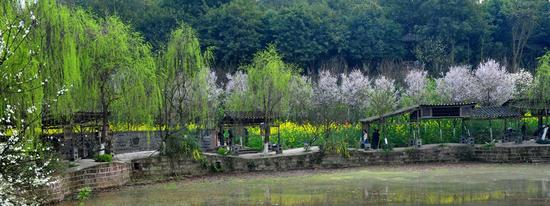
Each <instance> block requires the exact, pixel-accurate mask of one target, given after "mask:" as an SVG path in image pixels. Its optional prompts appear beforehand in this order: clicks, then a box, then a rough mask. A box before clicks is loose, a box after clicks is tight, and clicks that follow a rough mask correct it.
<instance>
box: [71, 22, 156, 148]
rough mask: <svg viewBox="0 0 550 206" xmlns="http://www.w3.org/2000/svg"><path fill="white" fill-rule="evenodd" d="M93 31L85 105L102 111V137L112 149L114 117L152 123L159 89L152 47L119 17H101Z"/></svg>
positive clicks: (85, 107)
mask: <svg viewBox="0 0 550 206" xmlns="http://www.w3.org/2000/svg"><path fill="white" fill-rule="evenodd" d="M98 25H99V26H98V27H97V30H93V31H90V32H93V33H91V35H90V36H89V37H88V38H90V39H91V41H92V42H91V47H92V50H91V51H90V58H91V59H92V62H93V63H92V64H91V66H90V67H89V68H86V70H84V71H83V75H82V79H83V89H85V90H86V91H87V93H85V94H83V95H86V98H85V99H88V100H89V101H86V102H82V104H81V105H82V107H81V108H84V110H87V111H100V112H101V114H102V120H101V122H102V127H101V138H102V139H103V140H106V142H107V148H106V149H107V152H111V149H112V141H111V138H109V135H108V133H107V132H108V126H109V122H110V120H112V121H114V122H125V123H133V124H152V121H153V118H154V116H155V108H156V105H157V104H158V99H159V91H158V87H157V86H156V75H155V62H154V59H153V57H152V56H151V50H150V46H149V45H148V44H146V43H145V42H144V41H143V39H142V38H141V36H139V34H137V33H135V32H133V31H132V30H131V29H130V27H129V26H127V25H125V24H124V23H122V22H121V21H120V20H119V19H118V18H116V17H108V18H106V19H102V20H100V22H99V24H98Z"/></svg>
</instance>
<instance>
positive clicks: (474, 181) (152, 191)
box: [63, 165, 550, 206]
mask: <svg viewBox="0 0 550 206" xmlns="http://www.w3.org/2000/svg"><path fill="white" fill-rule="evenodd" d="M448 167H451V168H448ZM548 169H550V165H549V166H546V165H544V166H535V165H521V166H518V165H475V166H446V167H442V168H438V167H436V168H430V169H429V170H426V169H424V168H423V167H419V168H412V169H411V168H399V167H398V168H373V169H368V168H367V169H354V170H342V171H336V172H330V173H317V174H308V173H305V174H304V172H301V173H297V174H295V173H289V174H283V176H267V177H264V176H261V177H252V178H245V177H239V178H223V179H214V180H207V181H194V182H178V183H165V184H158V185H149V186H144V187H134V188H127V189H123V190H121V191H117V192H111V193H102V194H99V195H98V196H96V197H94V198H93V199H92V200H90V201H88V202H86V205H495V206H496V205H498V206H500V205H526V206H531V205H550V190H549V189H550V185H549V184H548V179H549V178H550V174H549V173H547V172H545V171H549V170H548ZM511 171H513V172H511ZM63 204H64V205H71V204H74V202H64V203H63Z"/></svg>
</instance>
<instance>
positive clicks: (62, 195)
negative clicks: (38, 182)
mask: <svg viewBox="0 0 550 206" xmlns="http://www.w3.org/2000/svg"><path fill="white" fill-rule="evenodd" d="M129 181H130V167H129V164H127V163H122V162H111V163H101V164H98V165H95V166H91V167H88V168H83V169H79V170H69V171H67V172H65V173H64V174H62V175H60V176H56V177H55V179H54V182H53V183H52V184H51V185H50V187H49V189H47V190H46V191H45V193H46V194H47V196H48V200H49V201H48V202H57V201H62V200H64V199H67V197H70V196H71V195H74V194H75V193H77V192H78V190H79V189H81V188H84V187H90V188H92V190H99V189H105V188H112V187H120V186H123V185H125V184H126V183H128V182H129Z"/></svg>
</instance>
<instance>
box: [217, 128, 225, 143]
mask: <svg viewBox="0 0 550 206" xmlns="http://www.w3.org/2000/svg"><path fill="white" fill-rule="evenodd" d="M218 140H219V141H220V146H224V145H225V139H224V138H223V129H221V128H220V130H219V131H218Z"/></svg>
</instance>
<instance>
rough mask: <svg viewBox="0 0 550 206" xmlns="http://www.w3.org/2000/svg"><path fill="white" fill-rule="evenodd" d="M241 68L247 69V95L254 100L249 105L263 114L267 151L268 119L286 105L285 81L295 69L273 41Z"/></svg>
mask: <svg viewBox="0 0 550 206" xmlns="http://www.w3.org/2000/svg"><path fill="white" fill-rule="evenodd" d="M244 68H245V70H246V71H247V73H248V86H249V87H248V92H249V94H248V96H249V98H251V99H252V100H255V101H254V102H253V105H252V108H250V109H252V111H259V112H261V114H262V115H263V117H264V121H265V122H264V123H265V125H266V127H265V133H264V134H265V137H264V146H265V148H264V151H267V146H268V145H267V144H268V143H269V133H270V131H269V129H270V125H271V123H272V122H270V121H271V120H272V119H275V118H277V117H279V115H281V114H283V113H284V112H285V109H287V107H288V89H289V81H290V80H291V78H292V75H293V72H295V69H294V68H293V67H292V66H291V65H289V64H286V63H285V62H284V61H283V60H282V58H281V56H280V55H279V54H278V52H277V50H276V49H275V47H274V46H273V45H270V46H268V47H267V49H266V50H264V51H261V52H258V53H257V54H255V55H254V59H253V61H252V63H251V64H249V65H247V66H245V67H244Z"/></svg>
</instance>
